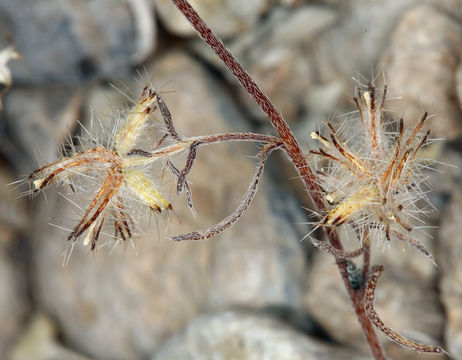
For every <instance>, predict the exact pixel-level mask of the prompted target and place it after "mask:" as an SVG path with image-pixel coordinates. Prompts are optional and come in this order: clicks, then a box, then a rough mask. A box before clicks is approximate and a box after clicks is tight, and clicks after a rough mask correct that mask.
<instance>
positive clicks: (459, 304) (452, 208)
mask: <svg viewBox="0 0 462 360" xmlns="http://www.w3.org/2000/svg"><path fill="white" fill-rule="evenodd" d="M459 184H460V183H459ZM461 212H462V192H461V191H460V188H459V189H457V190H456V191H454V193H453V195H452V199H451V201H450V203H449V205H448V207H447V209H446V211H445V212H444V216H443V222H442V224H441V229H440V232H439V236H438V239H439V242H440V245H439V249H440V252H439V258H440V259H441V269H442V276H441V282H440V284H441V291H442V293H441V300H442V302H443V305H444V307H445V310H446V316H447V325H446V331H445V335H446V341H447V344H448V351H449V353H451V355H453V356H454V358H455V359H459V358H461V357H462V284H461V281H462V280H461V279H462V266H461V262H460V256H461V254H462V244H461V241H460V234H461V233H462V223H461V221H460V214H461Z"/></svg>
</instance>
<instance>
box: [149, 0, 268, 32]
mask: <svg viewBox="0 0 462 360" xmlns="http://www.w3.org/2000/svg"><path fill="white" fill-rule="evenodd" d="M153 3H154V5H155V6H156V9H157V12H158V14H159V17H160V19H161V21H162V23H163V24H164V25H165V27H166V28H167V29H168V30H169V31H170V32H172V33H173V34H176V35H179V36H193V35H194V34H196V32H195V31H194V29H193V27H192V26H191V25H190V24H189V22H188V21H187V20H186V19H185V17H184V16H183V14H182V13H181V12H180V11H179V10H178V9H177V8H176V7H175V5H173V4H172V1H171V0H154V1H153ZM190 3H191V5H192V6H194V8H195V9H196V11H197V12H198V13H199V15H200V16H201V17H202V18H203V19H204V20H205V22H206V23H207V24H208V25H209V27H210V28H212V29H213V30H214V31H215V32H216V33H217V34H218V35H219V36H221V37H224V38H227V37H230V36H233V35H237V34H238V33H239V32H241V31H242V30H245V29H247V28H249V27H251V26H253V25H255V23H256V22H257V21H258V19H259V18H260V17H261V16H262V15H263V14H264V12H265V11H267V10H268V8H269V6H270V3H271V1H269V0H255V1H246V0H235V1H226V0H221V1H200V0H192V1H190Z"/></svg>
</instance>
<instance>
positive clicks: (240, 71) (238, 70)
mask: <svg viewBox="0 0 462 360" xmlns="http://www.w3.org/2000/svg"><path fill="white" fill-rule="evenodd" d="M172 1H173V3H174V4H175V5H176V7H177V8H178V9H179V10H180V11H181V12H182V13H183V15H184V16H185V17H186V18H187V19H188V21H189V22H190V23H191V25H192V26H193V27H194V29H195V30H196V31H197V32H198V34H199V36H200V37H201V38H202V39H203V40H204V41H205V42H206V43H207V44H208V45H209V46H210V48H211V49H212V50H213V51H214V52H215V53H216V54H217V55H218V57H219V58H220V59H221V60H222V61H223V62H224V64H225V65H226V66H227V67H228V69H229V70H230V71H231V72H232V73H233V74H234V76H236V78H237V79H238V80H239V82H240V83H241V85H242V86H243V87H244V88H245V89H246V90H247V92H248V93H249V94H250V95H251V96H252V97H253V99H254V100H255V101H256V103H257V104H258V105H259V106H260V108H261V109H262V110H263V111H264V112H265V113H266V115H267V116H268V118H269V119H270V121H271V124H272V125H273V126H274V128H275V129H276V131H277V133H278V135H279V136H280V138H281V140H282V142H283V149H284V150H285V152H286V154H287V156H288V157H289V158H290V160H291V162H292V163H293V164H294V166H295V168H296V170H297V172H298V174H299V175H300V176H301V178H302V180H303V182H304V183H305V186H306V188H307V190H308V193H309V195H310V196H311V199H312V200H313V203H314V204H315V207H316V208H317V210H318V211H322V210H324V209H325V202H324V198H323V196H322V193H321V189H320V188H319V186H318V183H317V181H316V177H315V176H314V174H313V173H312V171H311V169H310V167H309V166H308V163H307V162H306V159H305V156H304V155H303V152H302V150H301V149H300V146H299V144H298V142H297V139H296V138H295V136H294V135H293V133H292V131H291V130H290V128H289V126H288V125H287V123H286V121H285V120H284V118H283V117H282V115H281V114H280V113H279V111H278V110H277V109H276V107H275V106H274V105H273V104H272V102H271V101H270V100H269V98H268V97H267V96H266V95H265V94H264V93H263V91H262V90H261V89H260V88H259V86H258V85H257V84H256V83H255V81H254V80H253V79H252V78H251V77H250V75H249V74H248V73H247V71H246V70H245V69H244V68H243V67H242V66H241V64H239V62H238V61H237V59H236V58H235V57H234V56H233V55H232V54H231V53H230V52H229V50H228V49H227V48H226V47H225V45H224V44H223V42H222V41H221V40H220V39H219V38H218V37H217V36H216V35H215V34H214V33H213V32H212V30H211V29H210V28H209V27H208V26H207V25H206V24H205V22H204V21H203V20H202V19H201V18H200V16H199V15H198V14H197V12H196V11H195V10H194V9H193V7H192V6H191V5H190V4H189V3H188V1H187V0H172ZM328 237H329V242H330V243H331V245H332V246H333V247H335V248H336V249H339V250H343V246H342V244H341V242H340V239H339V237H338V235H337V233H336V232H335V231H328ZM337 265H338V268H339V272H340V275H341V277H342V279H343V281H344V284H345V287H346V288H347V291H348V294H349V295H350V298H351V300H352V302H353V306H354V308H355V312H356V315H357V317H358V321H359V322H360V324H361V327H362V329H363V333H364V335H365V337H366V340H367V342H368V343H369V346H370V347H371V351H372V353H373V355H374V357H375V359H377V360H385V356H384V355H383V352H382V349H381V347H380V344H379V342H378V340H377V337H376V335H375V332H374V329H373V327H372V324H371V322H370V320H369V318H368V317H367V315H366V312H365V310H364V297H363V296H361V297H359V295H358V293H359V292H358V291H354V290H353V289H352V288H351V285H350V282H349V281H348V274H347V271H346V264H345V260H337Z"/></svg>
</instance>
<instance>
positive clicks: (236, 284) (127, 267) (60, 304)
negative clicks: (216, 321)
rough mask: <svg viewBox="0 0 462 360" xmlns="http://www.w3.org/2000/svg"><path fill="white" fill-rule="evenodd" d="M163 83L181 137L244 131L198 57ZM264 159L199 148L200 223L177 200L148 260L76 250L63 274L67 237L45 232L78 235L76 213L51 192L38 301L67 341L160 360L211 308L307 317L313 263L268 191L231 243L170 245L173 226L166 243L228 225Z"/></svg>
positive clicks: (149, 247) (195, 180)
mask: <svg viewBox="0 0 462 360" xmlns="http://www.w3.org/2000/svg"><path fill="white" fill-rule="evenodd" d="M148 73H151V72H150V71H149V72H148ZM154 73H155V74H157V76H156V77H155V83H156V84H165V83H167V81H168V80H170V84H169V85H168V86H167V87H163V88H162V91H166V93H165V94H164V98H165V101H166V103H167V105H168V107H169V108H170V110H171V112H172V116H173V119H174V121H175V123H176V125H177V129H178V131H179V132H181V133H183V134H187V135H188V136H192V135H198V134H211V133H217V132H224V131H229V130H230V129H235V130H237V129H239V130H245V128H244V126H243V125H242V124H243V121H242V119H241V118H240V116H239V114H238V112H237V111H236V109H235V108H234V107H233V105H232V104H231V103H230V102H229V100H227V97H226V96H225V95H224V93H223V90H222V89H221V88H220V87H218V86H217V85H216V83H215V82H214V81H213V80H212V79H211V78H210V77H209V76H208V75H207V74H206V73H205V72H204V70H203V69H202V68H200V67H199V66H198V65H197V63H195V62H194V61H192V60H191V59H189V58H188V57H185V56H184V55H180V54H170V55H167V56H165V57H163V58H162V59H159V61H157V62H156V64H155V66H154ZM170 90H177V91H176V92H174V93H170V92H168V91H170ZM92 98H94V97H92ZM256 151H258V150H256V148H255V147H246V146H242V144H232V145H229V146H228V145H225V144H220V145H214V146H213V147H210V148H200V149H199V152H198V157H197V159H196V162H195V165H194V167H193V170H192V172H191V177H190V182H191V186H192V191H193V197H194V202H195V208H196V211H197V214H198V215H197V218H194V217H193V216H192V215H191V214H190V212H189V210H188V209H187V208H186V206H185V204H184V203H185V201H184V199H175V198H174V197H173V196H170V197H171V198H173V206H174V209H175V212H174V213H172V214H171V215H170V216H168V218H167V219H162V218H161V219H159V223H158V224H157V220H155V221H154V220H153V221H152V224H151V226H149V225H146V227H145V229H144V230H145V235H144V236H140V237H139V239H137V240H136V241H135V244H136V248H137V251H138V255H136V254H135V253H134V251H133V250H132V249H130V248H127V249H126V251H123V249H116V250H115V251H114V252H113V254H112V255H111V256H109V255H108V251H105V250H103V249H100V250H99V251H98V252H97V254H96V257H93V256H91V254H89V253H88V252H89V251H88V249H87V248H84V247H83V246H81V244H78V246H76V247H75V249H74V252H73V254H72V256H71V258H70V261H69V264H68V265H67V266H65V267H64V268H63V267H62V266H61V260H62V257H61V254H62V252H63V250H64V249H65V247H66V243H65V238H66V232H65V231H62V230H59V229H55V228H50V227H49V226H48V225H47V223H48V222H50V221H51V222H54V223H56V222H58V223H59V224H62V223H63V222H65V220H63V219H66V218H71V219H74V221H73V222H71V224H72V223H74V224H75V221H76V219H75V215H74V214H73V211H74V209H73V207H72V206H71V205H70V204H68V203H67V202H66V201H64V200H63V201H61V202H59V203H58V204H57V205H56V200H55V199H54V197H53V192H52V191H51V189H50V190H49V191H47V196H48V204H49V205H48V206H43V207H42V210H41V211H40V212H39V213H40V218H39V219H37V223H38V225H37V226H36V227H35V228H34V230H33V234H35V236H34V237H33V238H34V241H33V242H34V244H36V246H35V259H34V264H35V267H34V269H35V272H34V274H35V284H36V287H35V288H36V291H35V294H36V296H37V299H38V301H39V303H40V304H41V306H42V307H43V308H44V309H45V310H46V311H47V312H49V313H51V314H52V315H53V316H54V317H55V318H56V319H57V320H58V322H59V325H60V329H61V330H62V332H63V334H64V338H65V339H66V341H68V342H69V343H70V344H72V345H73V346H74V347H76V348H77V349H82V351H84V352H85V353H89V354H91V355H92V356H95V357H98V358H101V359H126V358H135V357H140V356H147V355H148V354H152V352H153V351H154V349H155V348H156V346H158V345H159V344H160V343H161V342H162V341H163V340H165V339H166V338H167V337H169V336H171V335H172V334H174V333H175V332H176V331H177V330H178V329H181V328H182V327H184V326H185V325H186V323H187V322H188V321H189V320H190V319H192V318H194V317H195V316H196V315H198V314H199V313H201V312H202V311H204V309H208V308H216V309H219V308H223V307H228V306H230V305H241V306H246V307H253V308H259V307H263V306H272V305H274V306H281V307H289V308H294V309H297V308H299V307H300V290H299V286H300V283H301V280H302V278H301V276H302V274H303V269H304V266H305V260H304V257H303V254H302V250H301V246H300V244H299V243H298V241H297V236H296V234H295V232H294V231H293V230H292V229H291V224H290V223H288V222H287V220H285V218H282V217H281V218H279V217H275V216H273V213H274V211H273V210H272V209H271V199H267V198H265V188H266V186H265V185H264V184H262V185H261V187H260V191H259V193H258V194H257V197H256V199H255V201H254V203H253V204H252V206H251V208H250V209H249V210H248V212H247V213H246V214H245V216H244V217H243V219H242V220H241V221H240V222H239V223H238V224H237V225H235V226H234V227H233V228H231V229H229V230H228V231H227V232H225V233H224V234H223V236H221V237H219V238H214V239H210V240H208V241H203V242H184V243H172V242H169V241H167V240H166V239H165V237H166V236H165V234H164V229H165V228H167V225H166V224H165V221H164V220H167V222H168V228H167V229H168V233H169V234H172V235H176V234H178V233H183V232H187V231H192V230H199V229H202V228H204V227H208V226H210V225H212V224H214V223H215V222H217V221H218V220H221V219H222V218H224V217H225V216H227V215H228V214H230V213H231V212H232V211H233V210H234V207H235V206H236V205H237V204H238V203H239V201H240V199H241V197H242V194H243V193H244V192H245V191H246V190H247V186H248V182H249V180H250V179H251V177H252V174H253V172H254V167H255V165H254V164H253V161H251V160H249V159H248V158H246V156H245V155H249V154H255V152H256ZM175 161H178V160H175ZM173 193H174V192H173V191H172V192H171V193H169V192H167V193H166V194H173ZM61 200H62V199H61ZM50 204H51V205H50ZM87 206H88V205H87ZM50 218H51V220H49V219H50ZM57 219H61V220H62V221H59V220H57ZM65 226H67V227H69V226H72V225H65ZM110 231H112V230H110ZM40 234H43V235H40Z"/></svg>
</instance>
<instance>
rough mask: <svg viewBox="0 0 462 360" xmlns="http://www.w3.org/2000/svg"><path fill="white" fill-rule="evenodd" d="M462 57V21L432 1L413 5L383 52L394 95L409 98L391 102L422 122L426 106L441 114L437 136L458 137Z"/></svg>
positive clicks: (434, 123)
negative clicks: (459, 78)
mask: <svg viewBox="0 0 462 360" xmlns="http://www.w3.org/2000/svg"><path fill="white" fill-rule="evenodd" d="M428 19H431V21H428ZM461 56H462V26H461V25H460V22H457V21H456V20H454V19H453V18H452V17H451V16H449V15H447V14H446V13H444V12H440V11H438V10H437V8H435V7H431V6H425V5H423V6H418V7H415V8H413V9H411V10H409V11H408V12H407V13H406V14H405V15H404V16H403V17H402V19H401V21H400V23H399V25H398V26H397V27H396V30H395V31H394V33H393V35H392V38H391V43H390V47H389V49H388V50H387V52H386V55H385V57H384V62H385V69H386V74H387V76H386V77H387V82H389V83H390V84H392V85H393V89H392V92H391V94H392V95H391V96H401V97H403V100H404V101H400V102H395V103H392V104H390V110H394V111H395V113H397V114H400V115H398V116H402V115H401V114H405V119H415V120H413V122H414V123H417V122H418V121H419V119H420V117H421V116H422V115H421V114H422V109H425V110H426V111H429V112H430V114H435V115H436V118H435V119H433V120H432V128H433V129H434V130H433V134H434V136H436V137H445V138H449V139H453V138H456V137H457V136H459V135H460V134H461V133H462V122H461V120H460V119H461V118H462V110H461V107H460V98H458V94H457V77H456V74H457V72H458V70H459V68H460V66H461V62H460V58H461Z"/></svg>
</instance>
